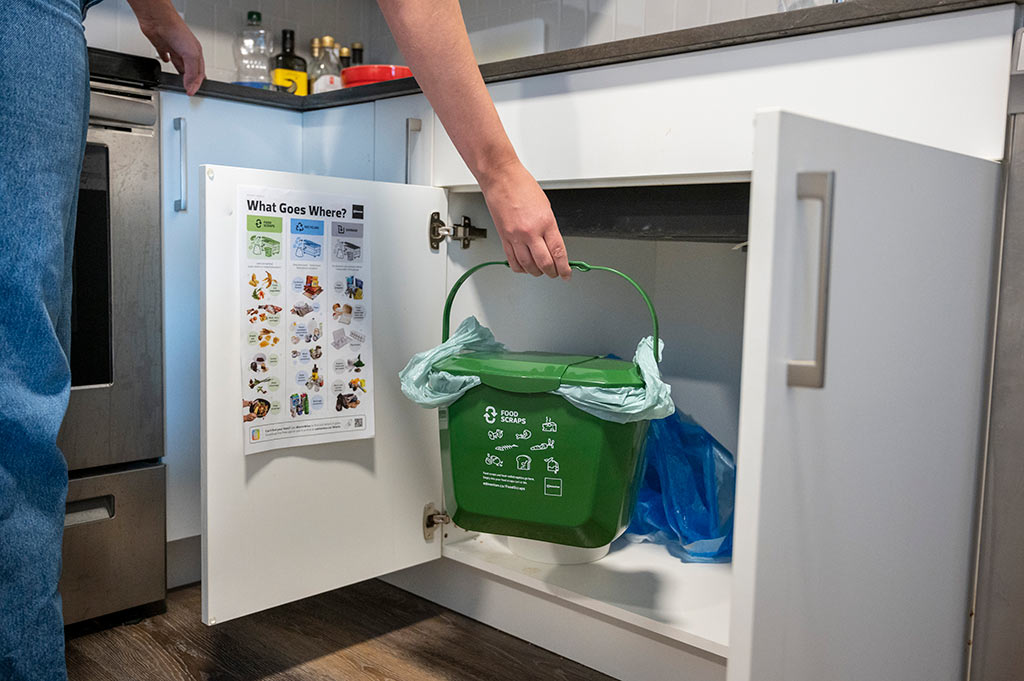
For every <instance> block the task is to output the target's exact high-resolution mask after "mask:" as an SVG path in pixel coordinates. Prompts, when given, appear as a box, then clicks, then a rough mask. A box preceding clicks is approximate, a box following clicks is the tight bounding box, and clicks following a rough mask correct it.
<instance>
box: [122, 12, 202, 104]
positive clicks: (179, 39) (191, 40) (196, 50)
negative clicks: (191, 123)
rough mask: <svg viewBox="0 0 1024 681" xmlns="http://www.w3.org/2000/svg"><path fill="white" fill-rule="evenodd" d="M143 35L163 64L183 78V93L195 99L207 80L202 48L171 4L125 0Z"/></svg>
mask: <svg viewBox="0 0 1024 681" xmlns="http://www.w3.org/2000/svg"><path fill="white" fill-rule="evenodd" d="M128 4H129V5H131V8H132V11H133V12H135V18H136V19H138V21H139V28H141V29H142V33H143V35H145V36H146V38H147V39H148V40H149V42H151V43H153V47H155V48H156V51H157V54H159V55H160V58H161V59H162V60H164V61H165V62H171V63H172V64H174V68H175V69H177V70H178V73H180V74H181V76H182V82H183V83H184V84H185V92H187V93H188V94H189V95H194V94H195V93H196V91H198V90H199V86H200V85H201V84H202V82H203V79H205V78H206V62H205V61H204V60H203V46H202V45H200V44H199V40H197V39H196V37H195V35H193V33H192V31H191V30H189V27H188V26H187V25H186V24H185V21H184V20H183V19H182V18H181V16H180V15H179V14H178V12H177V10H175V9H174V5H172V4H171V2H170V0H128Z"/></svg>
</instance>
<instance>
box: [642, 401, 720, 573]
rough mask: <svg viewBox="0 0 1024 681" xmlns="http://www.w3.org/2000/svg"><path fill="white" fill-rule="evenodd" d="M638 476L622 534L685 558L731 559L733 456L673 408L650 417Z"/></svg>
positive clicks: (687, 560) (696, 560)
mask: <svg viewBox="0 0 1024 681" xmlns="http://www.w3.org/2000/svg"><path fill="white" fill-rule="evenodd" d="M646 446H647V453H646V463H645V464H644V473H643V479H642V481H641V483H640V489H639V490H638V491H637V500H636V506H635V507H634V509H633V518H632V520H631V522H630V524H629V528H628V529H627V530H626V534H625V538H626V539H627V540H629V541H633V542H643V541H650V542H654V543H657V544H664V545H665V546H666V548H667V549H668V551H669V553H671V554H672V555H673V556H676V557H677V558H680V559H681V560H683V561H685V562H689V563H726V562H729V561H730V560H731V559H732V521H733V504H734V500H735V495H736V460H735V458H734V457H733V455H732V453H731V452H729V450H727V449H726V448H725V447H723V446H722V445H721V443H719V442H718V441H717V440H716V439H715V438H713V437H712V436H711V434H710V433H708V432H707V431H706V430H704V429H703V428H701V427H700V426H699V425H697V424H696V423H693V422H690V421H686V420H684V419H683V417H682V416H681V415H680V414H679V412H678V411H676V412H675V413H674V414H672V415H671V416H669V417H668V418H664V419H660V420H657V421H651V426H650V429H649V430H648V431H647V443H646Z"/></svg>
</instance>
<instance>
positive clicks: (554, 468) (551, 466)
mask: <svg viewBox="0 0 1024 681" xmlns="http://www.w3.org/2000/svg"><path fill="white" fill-rule="evenodd" d="M544 463H546V464H547V465H548V473H554V474H555V475H558V462H557V461H555V457H553V456H549V457H548V458H546V459H544Z"/></svg>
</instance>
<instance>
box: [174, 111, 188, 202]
mask: <svg viewBox="0 0 1024 681" xmlns="http://www.w3.org/2000/svg"><path fill="white" fill-rule="evenodd" d="M174 129H175V130H177V131H178V161H179V163H180V167H179V173H180V174H179V184H178V187H179V189H178V198H177V199H175V200H174V210H175V212H178V213H183V212H185V211H187V210H188V150H187V148H186V146H187V145H186V138H187V136H188V129H187V127H186V125H185V119H184V118H175V119H174Z"/></svg>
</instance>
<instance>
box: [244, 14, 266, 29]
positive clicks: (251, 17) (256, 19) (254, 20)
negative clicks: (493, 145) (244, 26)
mask: <svg viewBox="0 0 1024 681" xmlns="http://www.w3.org/2000/svg"><path fill="white" fill-rule="evenodd" d="M246 19H247V20H248V22H249V23H250V24H255V25H257V26H259V24H260V22H261V21H263V15H262V14H260V13H259V12H249V13H248V14H247V15H246Z"/></svg>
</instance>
